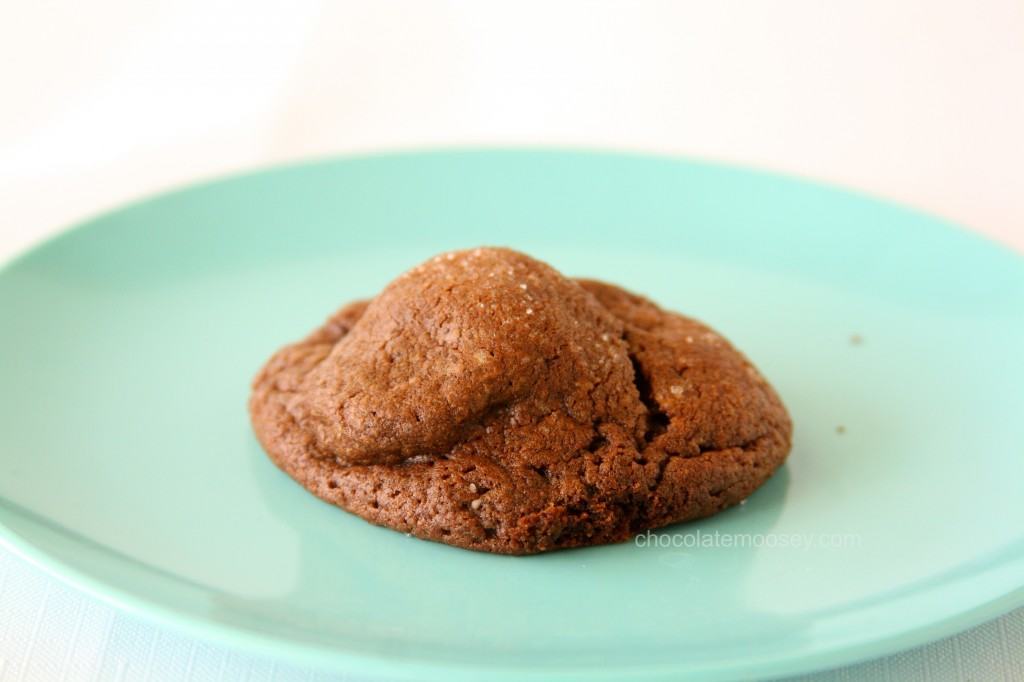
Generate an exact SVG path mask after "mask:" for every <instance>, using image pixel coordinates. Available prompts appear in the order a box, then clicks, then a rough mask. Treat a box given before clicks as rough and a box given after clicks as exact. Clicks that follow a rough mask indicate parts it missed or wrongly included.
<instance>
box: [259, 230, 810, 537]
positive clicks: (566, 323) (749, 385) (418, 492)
mask: <svg viewBox="0 0 1024 682" xmlns="http://www.w3.org/2000/svg"><path fill="white" fill-rule="evenodd" d="M249 409H250V413H251V416H252V422H253V426H254V429H255V431H256V435H257V437H258V438H259V440H260V442H261V443H262V445H263V447H264V449H265V450H266V451H267V453H268V454H269V455H270V457H271V459H273V461H274V462H275V463H276V464H277V465H278V466H279V467H280V468H281V469H283V470H284V471H285V472H286V473H288V474H289V475H290V476H291V477H292V478H294V479H295V480H296V481H298V482H299V483H300V484H302V485H303V486H304V487H305V488H307V489H308V490H309V491H310V492H312V493H313V494H315V495H317V496H318V497H320V498H322V499H324V500H326V501H328V502H330V503H332V504H336V505H338V506H340V507H342V508H344V509H347V510H348V511H350V512H353V513H355V514H358V515H359V516H361V517H363V518H364V519H366V520H368V521H370V522H372V523H376V524H379V525H383V526H388V527H390V528H394V529H396V530H399V531H402V532H406V533H411V534H412V535H415V536H417V537H420V538H424V539H429V540H435V541H440V542H445V543H448V544H451V545H456V546H459V547H465V548H468V549H476V550H485V551H490V552H500V553H508V554H530V553H536V552H543V551H547V550H551V549H557V548H563V547H576V546H583V545H593V544H602V543H608V542H618V541H622V540H625V539H628V538H629V537H630V536H631V535H633V534H635V533H637V532H641V531H643V530H646V529H649V528H656V527H659V526H664V525H667V524H670V523H674V522H677V521H683V520H687V519H695V518H699V517H703V516H708V515H711V514H714V513H716V512H718V511H720V510H722V509H724V508H726V507H728V506H731V505H733V504H736V503H738V502H740V501H742V500H744V499H745V498H746V497H747V496H748V495H750V493H751V492H753V491H754V490H755V489H756V488H757V487H758V486H760V485H761V484H762V483H763V482H764V481H765V480H766V479H767V478H768V477H769V476H770V475H771V474H772V472H773V471H774V470H775V469H776V468H778V466H779V465H781V464H782V462H783V461H784V459H785V457H786V455H787V453H788V452H789V448H790V439H791V431H792V427H791V423H790V420H789V416H788V415H787V413H786V410H785V408H784V407H783V405H782V402H781V401H780V400H779V398H778V396H777V395H776V393H775V391H774V390H773V389H772V388H771V386H769V385H768V383H767V382H766V381H765V380H764V378H763V377H762V376H761V375H760V373H759V372H758V371H757V369H756V368H754V367H753V365H751V364H750V362H749V361H748V360H747V359H746V358H744V357H743V356H742V355H741V354H740V353H739V352H738V351H736V350H735V349H734V348H733V347H732V346H731V345H730V344H729V343H728V342H727V341H726V340H725V339H723V338H722V337H721V336H719V335H718V334H716V333H715V332H714V331H712V330H711V329H710V328H708V327H707V326H705V325H703V324H701V323H700V322H697V321H695V320H692V319H689V318H686V317H684V316H682V315H678V314H676V313H672V312H668V311H664V310H662V309H660V308H659V307H657V306H656V305H654V304H653V303H651V302H650V301H648V300H646V299H644V298H642V297H640V296H636V295H633V294H630V293H628V292H626V291H624V290H622V289H620V288H618V287H615V286H612V285H609V284H603V283H600V282H596V281H590V280H572V279H568V278H566V277H563V276H562V275H561V274H559V273H558V272H557V271H555V270H554V269H553V268H551V267H549V266H548V265H546V264H544V263H541V262H539V261H536V260H534V259H532V258H530V257H529V256H526V255H523V254H521V253H517V252H515V251H511V250H508V249H498V248H481V249H474V250H471V251H462V252H454V253H449V254H444V255H442V256H438V257H436V258H434V259H432V260H430V261H427V262H426V263H424V264H422V265H420V266H418V267H416V268H413V269H412V270H410V271H408V272H406V273H404V274H403V275H401V276H400V277H398V278H397V279H395V280H394V281H393V282H391V283H390V284H389V285H388V286H387V287H386V288H385V289H384V290H383V291H382V292H381V293H380V294H379V295H378V296H377V297H376V298H374V299H373V300H371V301H368V302H367V301H359V302H355V303H351V304H349V305H347V306H345V307H343V308H342V309H341V310H339V311H338V312H337V313H335V314H334V315H333V316H332V317H331V318H330V319H329V320H328V321H327V322H326V323H325V324H324V325H323V326H321V327H320V328H319V329H317V330H315V331H314V332H313V333H312V334H311V335H310V336H308V337H307V338H306V339H304V340H302V341H300V342H298V343H295V344H292V345H289V346H286V347H284V348H282V349H281V350H279V351H278V352H277V353H276V354H274V356H273V357H271V359H270V360H269V361H268V362H267V364H266V365H265V366H264V367H263V368H262V370H260V372H259V374H258V375H257V376H256V379H255V380H254V382H253V392H252V397H251V399H250V403H249Z"/></svg>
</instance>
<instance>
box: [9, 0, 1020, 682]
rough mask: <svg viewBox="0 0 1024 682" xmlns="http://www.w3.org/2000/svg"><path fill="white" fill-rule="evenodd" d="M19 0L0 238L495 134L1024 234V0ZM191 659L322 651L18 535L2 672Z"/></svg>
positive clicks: (915, 658) (952, 668) (978, 661)
mask: <svg viewBox="0 0 1024 682" xmlns="http://www.w3.org/2000/svg"><path fill="white" fill-rule="evenodd" d="M0 8H2V11H0V56H2V59H0V258H5V257H7V256H9V255H11V254H13V253H15V252H16V251H18V250H20V249H21V248H23V247H25V246H27V245H29V244H31V243H33V242H35V241H37V240H38V239H40V238H41V237H43V236H44V235H47V234H50V233H52V232H54V231H56V230H59V229H61V228H62V227H65V226H66V225H68V224H70V223H72V222H74V221H76V220H79V219H81V218H82V217H85V216H87V215H90V214H93V213H96V212H98V211H101V210H103V209H106V208H109V207H112V206H115V205H116V204H118V203H120V202H123V201H125V200H129V199H133V198H137V197H139V196H140V195H143V194H147V193H151V192H154V191H158V190H162V189H165V188H168V187H173V186H177V185H180V184H182V183H185V182H189V181H192V180H196V179H202V178H207V177H210V176H214V175H220V174H223V173H226V172H230V171H234V170H240V169H246V168H251V167H253V166H258V165H266V164H270V163H274V162H278V161H283V160H294V159H299V158H304V157H308V156H323V155H328V154H335V153H343V152H349V151H372V150H380V149H394V148H408V147H417V148H420V147H432V146H450V145H460V146H461V145H472V144H490V145H494V144H509V145H512V144H531V145H536V144H557V145H561V146H588V147H602V148H612V149H631V150H649V151H657V152H663V153H664V152H667V153H678V154H685V155H690V156H697V157H704V158H712V159H717V160H726V161H734V162H738V163H743V164H747V165H753V166H758V167H762V168H770V169H777V170H782V171H786V172H790V173H795V174H798V175H803V176H809V177H813V178H817V179H823V180H827V181H832V182H837V183H840V184H844V185H848V186H852V187H856V188H859V189H862V190H865V191H868V192H871V193H873V194H876V195H880V196H884V197H888V198H891V199H895V200H898V201H901V202H903V203H907V204H910V205H913V206H917V207H919V208H923V209H925V210H928V211H931V212H933V213H936V214H939V215H941V216H944V217H947V218H950V219H953V220H955V221H957V222H960V223H962V224H964V225H966V226H968V227H970V228H972V229H976V230H978V231H981V232H984V233H986V234H988V235H990V236H992V237H993V238H996V239H999V240H1001V241H1003V242H1005V243H1008V244H1011V245H1012V246H1014V247H1015V248H1017V249H1019V250H1022V251H1024V170H1022V169H1021V167H1020V160H1021V159H1022V158H1024V3H1022V2H1019V1H1012V0H989V1H987V2H986V1H982V2H948V1H940V2H924V1H917V0H913V1H910V0H894V1H891V2H849V3H842V4H840V3H838V2H823V1H820V0H819V1H806V2H800V1H794V0H786V1H782V2H739V1H726V2H631V3H617V2H616V3H613V2H597V1H592V2H580V1H573V2H550V1H549V2H522V1H519V2H507V3H501V4H499V3H488V2H473V3H471V2H358V3H357V2H327V1H316V0H293V1H291V2H281V3H270V2H247V3H242V2H224V1H217V0H202V1H199V0H178V1H177V2H163V3H157V2H140V1H139V0H135V1H128V0H99V1H94V2H79V3H71V2H45V1H43V2H40V1H36V2H15V1H13V0H10V1H8V0H0ZM54 595H56V596H54ZM62 600H63V601H62ZM60 604H64V607H58V606H55V605H60ZM119 628H120V629H119ZM126 629H127V630H126ZM126 631H127V632H130V633H134V634H131V636H122V635H123V633H124V632H126ZM76 633H77V634H76ZM118 633H122V634H121V635H119V634H118ZM72 639H74V642H72ZM1022 651H1024V612H1017V613H1016V614H1013V615H1011V616H1008V617H1007V618H1004V619H1002V620H1000V621H997V622H995V623H992V624H990V625H988V626H985V628H983V629H982V630H980V631H975V632H974V633H971V634H969V635H966V636H963V637H960V638H956V639H952V640H947V641H946V642H944V643H942V644H940V645H936V646H933V647H930V648H928V649H925V650H919V651H917V652H913V653H911V654H907V655H904V656H903V657H900V658H896V659H890V660H889V661H885V662H881V663H875V664H872V665H870V666H867V667H860V668H855V669H853V670H852V671H846V672H844V673H835V675H837V676H838V675H842V676H845V675H852V676H853V677H857V678H860V677H866V678H871V679H874V676H876V675H877V676H883V675H893V674H896V675H897V676H896V677H894V678H893V679H915V678H916V679H961V678H963V679H967V678H968V677H973V679H978V680H987V679H999V678H1000V676H1001V677H1002V678H1003V679H1006V680H1024V662H1022V660H1021V659H1022V658H1024V654H1022V653H1021V652H1022ZM197 652H198V653H197ZM187 665H191V666H192V667H191V671H192V674H194V675H195V678H196V679H207V678H208V677H211V676H212V677H217V676H223V679H237V678H244V677H245V675H246V674H248V673H252V675H253V679H257V678H261V676H262V674H263V673H261V672H260V671H265V672H266V676H267V677H269V676H270V671H273V672H274V673H275V674H276V676H277V679H279V680H282V679H302V677H303V675H304V674H305V673H304V672H303V671H295V670H291V669H286V668H282V667H280V666H278V667H277V668H276V669H275V667H274V666H273V665H272V664H271V663H270V662H259V661H256V660H255V659H249V658H246V657H244V656H236V655H230V656H229V655H228V654H227V653H225V652H224V651H223V650H220V649H217V648H215V647H208V646H205V645H202V644H201V643H197V642H193V641H191V640H188V639H186V638H181V637H178V636H177V635H175V634H174V633H170V632H165V631H162V630H159V629H157V628H152V627H150V626H148V625H144V624H140V623H138V622H136V621H134V620H132V619H130V618H127V617H125V616H123V615H118V614H116V613H115V612H113V611H112V610H110V609H109V607H106V606H104V605H102V604H100V603H98V602H94V601H93V600H91V599H88V598H83V597H81V596H79V595H77V594H75V593H74V592H71V591H68V590H67V589H66V588H63V587H62V586H59V585H57V584H56V583H54V582H53V581H52V580H51V579H49V578H45V577H43V576H42V575H41V574H39V573H38V571H36V570H35V569H33V568H31V567H29V566H28V565H27V564H24V562H22V561H20V560H18V559H15V558H14V557H13V556H12V555H10V554H8V553H5V552H4V551H3V550H0V682H10V681H11V680H21V679H24V680H36V679H38V680H50V679H59V677H60V675H61V674H62V672H61V671H63V673H64V674H66V677H65V679H67V680H96V679H104V680H106V679H117V678H118V677H121V678H124V679H141V677H142V676H143V675H144V674H145V671H146V670H149V674H150V675H151V679H154V680H155V679H185V673H184V670H185V669H186V666H187ZM176 666H177V667H176ZM204 666H205V667H204ZM261 666H262V667H261ZM167 670H176V671H177V672H175V673H173V674H172V673H168V672H167ZM894 670H895V671H897V673H893V671H894ZM161 671H163V672H161ZM204 671H205V672H204ZM822 679H825V678H824V677H823V678H822Z"/></svg>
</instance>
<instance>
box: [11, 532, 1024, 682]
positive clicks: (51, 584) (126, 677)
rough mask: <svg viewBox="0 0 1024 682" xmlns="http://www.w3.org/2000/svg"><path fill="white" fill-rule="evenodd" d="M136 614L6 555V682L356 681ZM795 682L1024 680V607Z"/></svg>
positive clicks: (1004, 681)
mask: <svg viewBox="0 0 1024 682" xmlns="http://www.w3.org/2000/svg"><path fill="white" fill-rule="evenodd" d="M359 679H360V678H357V677H353V676H337V675H331V674H328V673H322V672H319V671H316V670H308V669H303V668H297V667H294V666H290V665H286V664H282V663H280V662H276V661H273V660H270V659H267V658H261V657H258V656H251V655H247V654H244V653H240V652H237V651H234V650H231V649H226V648H223V647H219V646H214V645H212V644H209V643H207V642H204V641H201V640H198V639H194V638H191V637H188V636H185V635H182V634H181V633H178V632H176V631H174V630H169V629H167V628H164V627H159V626H156V625H152V624H150V623H148V622H146V621H143V620H140V619H138V618H136V617H133V616H129V615H127V614H125V613H122V612H120V611H118V610H117V609H115V608H113V607H111V606H109V605H107V604H105V603H104V602H101V601H98V600H97V599H94V598H92V597H89V596H87V595H85V594H82V593H80V592H78V591H77V590H74V589H72V588H70V587H68V586H66V585H64V584H63V583H61V582H60V581H58V580H56V579H55V578H51V577H50V576H49V575H47V574H45V573H43V572H42V571H41V570H39V569H37V568H36V567H34V566H32V565H30V564H29V563H27V562H25V561H24V560H22V559H21V558H20V557H17V556H16V555H14V554H12V553H11V552H9V551H8V550H6V549H0V682H57V681H59V682H128V681H131V682H135V681H136V680H145V681H147V682H190V681H192V680H197V681H198V680H247V681H250V682H270V681H273V682H292V681H295V682H299V681H302V682H309V681H310V680H320V681H323V682H328V681H330V682H342V681H343V680H344V681H345V682H356V681H357V680H359ZM792 679H793V680H801V681H802V682H825V681H826V680H829V681H830V680H892V681H893V682H915V681H921V682H940V681H947V680H948V681H950V682H953V681H956V682H960V681H966V680H972V681H974V682H989V681H990V680H991V681H1000V680H1001V681H1003V682H1020V681H1024V609H1018V610H1017V611H1014V612H1012V613H1010V614H1007V615H1006V616H1004V617H1002V618H1000V619H998V620H995V621H992V622H990V623H986V624H985V625H982V626H980V627H977V628H974V629H973V630H969V631H967V632H964V633H962V634H960V635H957V636H955V637H950V638H948V639H944V640H941V641H939V642H936V643H934V644H930V645H928V646H923V647H920V648H917V649H912V650H910V651H906V652H904V653H901V654H898V655H896V656H890V657H889V658H883V659H879V660H875V661H869V662H867V663H862V664H859V665H854V666H849V667H846V668H841V669H838V670H832V671H827V672H822V673H815V674H812V675H805V676H801V677H797V678H792Z"/></svg>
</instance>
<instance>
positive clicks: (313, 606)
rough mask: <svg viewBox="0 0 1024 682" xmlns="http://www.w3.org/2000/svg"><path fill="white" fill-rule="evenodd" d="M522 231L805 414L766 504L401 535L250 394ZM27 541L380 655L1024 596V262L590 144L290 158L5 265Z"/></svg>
mask: <svg viewBox="0 0 1024 682" xmlns="http://www.w3.org/2000/svg"><path fill="white" fill-rule="evenodd" d="M480 244H506V245H510V246H513V247H516V248H519V249H522V250H525V251H527V252H529V253H531V254H534V255H536V256H538V257H540V258H542V259H544V260H547V261H549V262H550V263H552V264H553V265H555V266H556V267H558V268H559V269H561V270H562V271H563V272H566V273H567V274H572V275H586V276H592V277H597V278H602V279H607V280H609V281H612V282H617V283H620V284H623V285H625V286H626V287H628V288H630V289H633V290H636V291H639V292H642V293H645V294H648V295H650V296H651V297H653V298H654V299H655V300H657V301H658V302H660V303H662V304H663V305H665V306H668V307H671V308H675V309H678V310H680V311H683V312H685V313H687V314H691V315H694V316H696V317H699V318H701V319H703V320H705V321H706V322H708V323H709V324H711V325H712V326H714V327H716V328H717V329H718V330H719V331H721V332H723V333H724V334H725V335H726V336H728V337H729V338H730V339H732V340H733V341H734V342H735V343H736V344H737V345H738V346H739V347H740V348H741V349H742V350H743V351H745V352H746V353H747V354H748V355H749V356H750V357H751V358H752V359H753V361H754V362H755V363H756V364H758V365H759V366H760V368H761V369H762V370H763V372H764V373H765V375H766V376H767V377H768V378H769V380H771V381H772V382H773V383H774V385H775V386H776V388H777V389H778V390H779V392H780V394H781V395H782V397H783V399H784V400H785V401H786V403H787V405H788V407H789V409H790V411H791V413H792V415H793V419H794V422H795V425H796V439H795V444H794V449H793V453H792V455H791V458H790V460H789V463H788V464H787V465H786V467H784V468H783V469H782V470H781V471H780V472H779V473H778V474H777V475H776V476H775V477H774V478H773V479H772V480H771V481H770V482H769V483H768V484H767V485H766V486H765V487H764V488H763V489H762V490H760V491H758V492H757V493H755V494H754V495H753V496H752V497H751V498H750V499H749V500H748V501H747V503H746V504H745V505H743V506H741V507H738V508H736V509H733V510H730V511H728V512H725V513H723V514H721V515H719V516H717V517H714V518H712V519H708V520H705V521H700V522H696V523H691V524H686V525H681V526H675V527H672V528H669V529H666V530H664V531H661V532H659V533H657V534H654V535H653V536H644V537H642V538H641V540H642V542H640V543H637V542H631V543H626V544H622V545H617V546H610V547H599V548H590V549H583V550H573V551H565V552H559V553H553V554H549V555H544V556H537V557H526V558H515V557H502V556H489V555H484V554H476V553H472V552H467V551H463V550H458V549H453V548H450V547H445V546H442V545H437V544H431V543H427V542H423V541H420V540H416V539H413V538H409V537H406V536H405V535H402V534H399V533H395V532H392V531H389V530H384V529H380V528H376V527H373V526H370V525H368V524H366V523H364V522H363V521H361V520H359V519H358V518H356V517H354V516H350V515H348V514H346V513H344V512H342V511H340V510H338V509H335V508H333V507H331V506H328V505H327V504H325V503H322V502H320V501H319V500H317V499H316V498H314V497H313V496H311V495H309V494H308V493H306V492H305V491H303V490H302V489H301V488H300V487H299V486H298V485H296V484H294V483H293V482H291V480H290V479H288V478H287V477H286V476H285V475H284V474H282V473H280V472H279V471H278V470H277V469H275V468H274V466H273V465H272V464H271V463H270V461H269V460H268V459H267V458H266V457H265V456H264V455H263V454H262V452H261V450H260V448H259V446H258V445H257V443H256V441H255V439H254V437H253V435H252V433H251V431H250V428H249V424H248V418H247V414H246V410H245V403H246V398H247V395H248V385H249V380H250V378H251V376H252V375H253V373H254V372H255V371H256V369H257V368H258V367H259V366H260V364H261V363H262V362H263V361H264V359H265V358H267V357H268V356H269V355H270V353H271V352H272V351H273V350H274V349H276V348H277V347H278V346H280V345H281V344H283V343H285V342H288V341H291V340H293V339H296V338H298V337H300V336H302V335H304V334H305V333H306V332H307V331H308V330H310V329H312V328H313V327H314V326H315V325H316V324H318V323H319V322H320V321H321V319H322V318H324V317H325V316H326V315H327V314H328V313H329V312H330V311H332V310H334V309H335V307H337V306H338V305H339V304H340V303H342V302H344V301H347V300H349V299H351V298H355V297H362V296H369V295H372V294H374V293H375V292H376V291H377V290H378V289H379V288H380V287H381V286H382V285H384V284H385V283H386V282H387V281H388V280H389V279H391V278H392V277H393V276H395V275H396V274H398V273H399V272H400V271H402V270H404V269H405V268H408V267H410V266H412V265H414V264H416V263H417V262H419V261H420V260H423V259H425V258H426V257H428V256H430V255H433V254H434V253H436V252H439V251H442V250H447V249H452V248H462V247H470V246H476V245H480ZM0 320H2V323H0V324H2V333H0V363H2V364H0V368H2V369H0V377H2V384H0V536H2V539H3V540H4V541H5V542H6V543H8V544H10V545H11V546H13V547H14V548H15V549H17V550H18V551H20V552H21V553H23V554H24V555H26V556H28V557H29V558H30V559H32V560H33V561H36V562H37V563H39V564H41V565H42V566H44V567H45V568H47V569H49V570H51V571H52V572H54V573H56V574H57V575H59V576H61V577H63V578H65V579H67V580H68V581H70V582H72V583H73V584H76V585H78V586H80V587H81V588H83V589H86V590H88V591H90V592H92V593H95V594H98V595H100V596H102V597H104V598H107V599H109V600H111V601H113V602H115V603H117V604H119V605H121V606H122V607H124V608H127V609H130V610H132V611H135V612H139V613H141V614H144V615H146V616H148V617H152V618H156V619H158V620H160V621H163V622H165V623H169V624H171V625H174V626H178V627H182V628H185V629H187V630H189V631H190V632H192V633H194V634H198V635H202V636H207V637H210V638H212V639H216V640H218V641H220V642H223V643H228V644H231V645H238V646H243V647H246V648H249V649H254V650H257V651H261V652H264V653H266V654H269V655H274V656H279V657H285V658H288V659H290V660H293V661H296V662H302V663H313V664H316V665H322V666H327V667H331V668H334V669H338V670H345V671H349V672H352V673H359V674H364V675H365V674H373V673H380V674H386V675H392V676H412V677H418V678H424V679H438V680H440V679H446V680H447V679H460V678H465V679H480V677H481V674H482V673H481V671H484V670H486V677H487V678H489V679H517V680H518V679H528V678H547V677H556V676H559V677H580V678H588V679H616V680H618V679H626V676H627V675H629V676H632V677H633V678H646V679H654V678H665V679H668V678H671V679H731V678H736V677H743V676H749V675H761V676H770V675H781V674H787V673H793V672H798V671H804V670H809V669H812V668H816V667H824V666H831V665H839V664H842V663H845V662H848V661H851V660H854V659H857V658H863V657H868V656H875V655H882V654H885V653H889V652H891V651H893V650H896V649H898V648H901V647H906V646H910V645H913V644H917V643H920V642H923V641H925V640H927V639H929V638H934V637H938V636H941V635H944V634H948V633H951V632H953V631H955V630H957V629H961V628H965V627H968V626H970V625H972V624H974V623H976V622H980V621H981V620H983V619H986V618H989V617H994V616H996V615H997V614H999V613H1001V612H1003V611H1006V610H1009V609H1010V608H1012V607H1014V606H1017V605H1020V604H1021V603H1024V587H1022V586H1024V502H1022V500H1024V495H1022V492H1024V445H1022V443H1024V419H1022V416H1024V411H1022V408H1024V398H1022V395H1024V389H1022V387H1024V361H1022V359H1021V349H1024V260H1022V259H1021V258H1019V257H1018V256H1016V255H1014V254H1012V253H1010V252H1008V251H1006V250H1003V249H1001V248H999V247H997V246H995V245H993V244H990V243H988V242H986V241H984V240H983V239H981V238H978V237H976V236H973V235H971V234H969V233H966V232H963V231H961V230H959V229H957V228H955V227H952V226H950V225H948V224H945V223H943V222H941V221H938V220H936V219H934V218H930V217H926V216H923V215H920V214H918V213H915V212H912V211H908V210H905V209H901V208H898V207H894V206H892V205H888V204H884V203H880V202H877V201H873V200H870V199H867V198H864V197H861V196H857V195H854V194H850V193H847V192H842V191H838V190H834V189H829V188H824V187H821V186H818V185H813V184H809V183H805V182H801V181H797V180H793V179H787V178H780V177H776V176H772V175H768V174H762V173H754V172H749V171H743V170H736V169H730V168H726V167H719V166H714V165H706V164H698V163H690V162H684V161H679V160H672V159H665V158H650V157H640V156H625V155H612V154H595V153H581V152H542V151H482V152H468V151H462V152H442V153H421V154H409V155H394V156H380V157H367V158H355V159H347V160H337V161H328V162H321V163H314V164H309V165H300V166H295V167H286V168H280V169H275V170H270V171H266V172H260V173H256V174H253V175H247V176H243V177H238V178H233V179H228V180H225V181H219V182H213V183H209V184H204V185H200V186H196V187H193V188H189V189H186V190H184V191H180V192H175V193H172V194H168V195H164V196H161V197H157V198H154V199H150V200H147V201H144V202H142V203H138V204H135V205H132V206H129V207H127V208H125V209H122V210H119V211H116V212H114V213H110V214H108V215H105V216H102V217H100V218H98V219H95V220H92V221H90V222H89V223H87V224H85V225H83V226H81V227H80V228H78V229H75V230H72V231H70V232H67V233H65V234H63V235H61V236H60V237H58V238H56V239H54V240H52V241H50V242H47V243H45V244H44V245H42V246H41V247H39V248H37V249H35V250H34V251H31V252H29V253H28V254H26V255H25V256H23V257H21V258H20V259H17V260H16V261H14V262H13V263H11V264H9V265H8V266H7V267H6V268H5V269H4V270H3V271H2V273H0Z"/></svg>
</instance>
